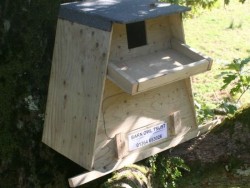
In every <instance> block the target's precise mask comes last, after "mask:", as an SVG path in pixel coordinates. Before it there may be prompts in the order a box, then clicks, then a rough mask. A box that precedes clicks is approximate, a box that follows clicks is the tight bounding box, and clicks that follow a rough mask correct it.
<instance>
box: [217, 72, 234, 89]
mask: <svg viewBox="0 0 250 188" xmlns="http://www.w3.org/2000/svg"><path fill="white" fill-rule="evenodd" d="M236 78H237V75H236V74H228V75H226V76H224V77H223V83H224V85H223V86H222V87H221V89H225V88H226V87H227V86H228V85H229V84H230V83H231V82H232V81H233V80H235V79H236Z"/></svg>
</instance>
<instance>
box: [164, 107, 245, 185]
mask: <svg viewBox="0 0 250 188" xmlns="http://www.w3.org/2000/svg"><path fill="white" fill-rule="evenodd" d="M249 140H250V109H249V107H248V108H246V109H244V110H242V111H241V112H239V113H238V114H237V115H236V116H235V117H233V118H227V119H225V120H224V122H223V123H222V124H220V125H218V126H217V127H216V128H214V129H213V130H212V131H210V132H207V133H206V134H204V135H201V136H200V137H197V138H195V139H192V140H190V141H188V142H185V143H183V144H181V145H179V146H177V147H175V148H173V149H171V150H170V151H167V152H166V155H168V156H179V157H181V158H183V159H184V160H185V162H186V164H188V166H189V167H190V169H191V171H190V172H184V173H183V177H182V178H181V179H180V180H179V181H178V184H177V185H178V186H177V187H188V188H196V187H197V188H198V187H213V188H224V187H225V188H226V187H239V188H248V187H250V145H249V143H248V141H249Z"/></svg>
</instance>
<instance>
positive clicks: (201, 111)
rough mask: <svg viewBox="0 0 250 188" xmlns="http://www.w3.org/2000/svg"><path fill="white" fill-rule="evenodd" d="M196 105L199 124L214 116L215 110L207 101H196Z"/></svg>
mask: <svg viewBox="0 0 250 188" xmlns="http://www.w3.org/2000/svg"><path fill="white" fill-rule="evenodd" d="M194 104H195V109H196V118H197V122H198V123H199V124H202V123H203V122H205V121H206V120H209V119H211V118H212V117H213V116H214V111H213V109H211V107H209V106H208V105H207V103H206V101H205V99H204V100H202V101H197V100H195V102H194Z"/></svg>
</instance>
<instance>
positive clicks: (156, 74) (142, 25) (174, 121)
mask: <svg viewBox="0 0 250 188" xmlns="http://www.w3.org/2000/svg"><path fill="white" fill-rule="evenodd" d="M188 10H189V8H187V7H183V6H178V5H172V4H164V3H155V2H153V1H152V0H136V1H135V0H96V1H80V2H75V3H67V4H63V5H61V8H60V13H59V18H58V23H57V32H56V39H55V46H54V55H53V62H52V69H51V76H50V84H49V92H48V100H47V109H46V118H45V126H44V132H43V139H42V140H43V142H44V143H45V144H47V145H48V146H50V147H51V148H53V149H54V150H56V151H57V152H59V153H61V154H62V155H64V156H66V157H67V158H69V159H71V160H72V161H74V162H76V163H77V164H79V165H81V166H82V167H84V168H86V169H87V170H89V171H93V170H96V171H100V172H107V171H113V170H116V169H119V168H121V167H123V166H124V165H127V164H131V163H134V162H136V161H139V160H141V159H144V158H146V157H149V156H151V155H153V154H156V153H159V152H161V151H163V150H166V149H168V148H170V147H173V146H175V145H177V144H179V143H180V142H183V141H186V140H188V139H191V138H193V137H195V136H196V134H197V130H198V128H197V127H198V126H197V124H196V119H195V109H194V104H193V96H192V88H191V82H190V76H192V75H195V74H198V73H201V72H204V71H207V70H209V69H210V68H211V64H212V60H211V59H210V58H208V57H206V56H204V55H202V54H200V53H199V52H197V51H195V50H193V49H192V48H190V47H189V46H187V45H186V44H185V39H184V31H183V22H182V13H183V12H185V11H188Z"/></svg>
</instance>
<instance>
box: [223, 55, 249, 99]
mask: <svg viewBox="0 0 250 188" xmlns="http://www.w3.org/2000/svg"><path fill="white" fill-rule="evenodd" d="M249 62H250V57H249V58H246V59H243V60H242V59H234V60H233V61H232V63H230V64H228V65H226V67H225V69H224V70H225V71H223V72H222V73H221V74H220V76H221V77H222V79H223V83H224V85H223V86H222V87H221V89H225V88H227V87H229V86H230V94H231V95H233V96H236V95H237V94H239V95H240V96H239V97H238V99H237V102H239V100H240V99H241V97H242V96H243V95H244V94H245V93H246V92H247V91H249V90H250V70H249V66H247V64H248V63H249Z"/></svg>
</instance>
